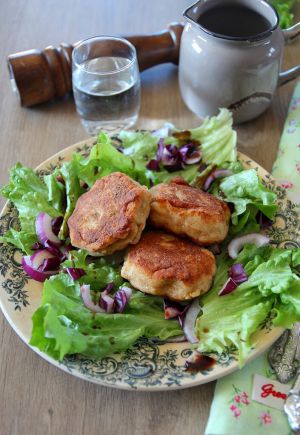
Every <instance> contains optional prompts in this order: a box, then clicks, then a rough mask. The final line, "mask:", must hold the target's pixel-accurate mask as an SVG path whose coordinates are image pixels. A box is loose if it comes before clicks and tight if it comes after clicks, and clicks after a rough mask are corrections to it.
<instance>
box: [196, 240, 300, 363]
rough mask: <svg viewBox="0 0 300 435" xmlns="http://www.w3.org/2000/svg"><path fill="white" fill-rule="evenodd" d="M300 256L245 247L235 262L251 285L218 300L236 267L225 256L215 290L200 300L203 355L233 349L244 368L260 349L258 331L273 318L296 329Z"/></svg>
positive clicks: (299, 315)
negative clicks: (299, 261)
mask: <svg viewBox="0 0 300 435" xmlns="http://www.w3.org/2000/svg"><path fill="white" fill-rule="evenodd" d="M299 252H300V249H298V250H285V249H275V248H272V247H271V246H265V247H261V248H256V246H255V245H246V246H245V247H244V249H243V251H242V252H241V253H240V255H239V256H238V258H237V259H236V260H235V262H236V263H242V264H243V266H244V269H245V271H246V273H247V274H248V277H249V278H248V281H245V282H244V283H242V284H240V285H239V286H238V287H237V289H236V290H234V291H233V292H232V293H230V294H228V295H226V296H218V293H219V291H220V289H221V288H222V287H223V285H224V283H225V282H226V280H227V279H228V271H229V268H230V266H231V265H232V264H233V260H231V259H229V258H228V256H227V255H226V254H222V255H221V256H220V257H219V259H218V269H217V274H216V277H215V280H214V285H213V288H212V289H211V290H210V291H209V293H208V294H207V295H204V296H203V297H202V298H201V299H200V303H201V305H202V309H203V314H202V315H201V316H200V317H199V319H198V321H197V333H198V337H199V351H202V352H216V353H222V352H223V351H225V350H226V349H227V348H230V347H232V346H234V347H235V348H236V349H237V351H238V357H239V361H240V364H241V365H243V363H244V361H245V358H246V357H247V356H248V354H249V352H250V350H251V348H252V347H253V346H254V345H255V335H254V333H255V332H256V331H257V330H259V328H260V325H261V324H262V323H263V322H265V321H266V320H267V318H268V317H269V316H270V315H271V316H272V322H273V323H274V325H277V326H282V327H291V326H292V324H293V323H294V322H295V321H299V320H300V278H299V276H298V275H297V274H296V273H294V271H293V259H295V258H298V255H299Z"/></svg>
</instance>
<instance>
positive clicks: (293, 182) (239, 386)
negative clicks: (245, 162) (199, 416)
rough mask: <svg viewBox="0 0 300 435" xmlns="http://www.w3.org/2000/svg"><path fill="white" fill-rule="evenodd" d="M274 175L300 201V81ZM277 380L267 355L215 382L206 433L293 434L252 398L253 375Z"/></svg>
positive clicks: (275, 411) (277, 412)
mask: <svg viewBox="0 0 300 435" xmlns="http://www.w3.org/2000/svg"><path fill="white" fill-rule="evenodd" d="M272 175H273V176H274V178H276V180H277V182H278V184H279V185H280V186H282V187H283V188H285V189H287V190H288V191H289V197H290V198H291V199H292V200H293V202H295V203H297V204H300V83H298V84H297V85H296V88H295V91H294V94H293V97H292V100H291V103H290V106H289V112H288V116H287V119H286V122H285V126H284V131H283V134H282V137H281V140H280V144H279V149H278V156H277V159H276V161H275V163H274V166H273V170H272ZM255 374H258V375H262V376H265V377H266V378H271V379H275V376H274V374H273V373H272V371H271V370H270V366H269V364H268V361H267V356H266V354H264V355H262V356H260V357H259V358H257V359H256V360H255V361H253V362H251V363H250V364H248V365H247V366H246V367H244V368H243V369H241V370H239V371H237V372H234V373H233V374H231V375H229V376H226V377H224V378H222V379H220V380H219V381H218V382H217V384H216V389H215V395H214V399H213V402H212V406H211V410H210V415H209V419H208V423H207V426H206V430H205V435H240V434H243V435H254V434H255V435H269V434H273V435H277V434H278V435H290V434H292V431H291V430H290V428H289V425H288V422H287V418H286V416H285V414H284V413H283V411H280V410H278V409H275V408H273V407H272V408H271V407H269V406H266V405H263V404H261V403H258V402H257V401H254V400H252V390H253V379H254V375H255Z"/></svg>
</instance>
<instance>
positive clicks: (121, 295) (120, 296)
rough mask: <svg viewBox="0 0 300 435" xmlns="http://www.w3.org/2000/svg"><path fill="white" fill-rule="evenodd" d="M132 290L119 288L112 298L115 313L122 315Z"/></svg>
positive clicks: (124, 287)
mask: <svg viewBox="0 0 300 435" xmlns="http://www.w3.org/2000/svg"><path fill="white" fill-rule="evenodd" d="M131 295H132V289H131V288H129V287H126V286H123V287H120V288H119V290H118V291H117V293H115V296H114V302H115V312H117V313H123V311H124V309H125V307H126V304H127V302H128V301H129V299H130V298H131Z"/></svg>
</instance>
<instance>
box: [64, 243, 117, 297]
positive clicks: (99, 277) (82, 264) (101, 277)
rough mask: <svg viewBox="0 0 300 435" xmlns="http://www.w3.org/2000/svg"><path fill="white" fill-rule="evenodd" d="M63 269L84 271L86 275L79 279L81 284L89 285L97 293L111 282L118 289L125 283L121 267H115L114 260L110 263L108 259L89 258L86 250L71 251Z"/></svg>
mask: <svg viewBox="0 0 300 435" xmlns="http://www.w3.org/2000/svg"><path fill="white" fill-rule="evenodd" d="M61 267H62V268H63V269H65V268H67V267H73V268H78V269H83V270H84V272H85V275H84V276H82V277H81V278H80V279H79V282H80V283H82V284H83V283H84V284H89V285H90V286H91V289H92V290H95V291H100V290H101V289H102V288H103V287H105V286H106V284H108V283H110V282H113V283H114V284H115V286H116V287H119V286H120V285H121V284H122V283H123V282H124V280H123V278H122V277H121V275H120V267H119V266H118V265H114V262H113V260H111V261H108V260H107V257H106V258H101V257H99V258H95V257H94V258H93V259H91V257H89V258H88V252H87V251H85V250H84V249H79V250H78V251H71V252H70V253H69V258H68V260H66V261H64V262H63V263H62V265H61Z"/></svg>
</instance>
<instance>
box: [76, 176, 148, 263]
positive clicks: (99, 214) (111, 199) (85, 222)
mask: <svg viewBox="0 0 300 435" xmlns="http://www.w3.org/2000/svg"><path fill="white" fill-rule="evenodd" d="M150 201H151V194H150V193H149V191H148V189H147V188H146V187H143V186H141V185H140V184H139V183H137V182H136V181H134V180H132V179H131V178H130V177H128V176H127V175H125V174H122V173H121V172H113V173H112V174H110V175H107V176H106V177H103V178H100V180H97V181H96V183H95V184H94V185H93V187H92V188H91V190H90V191H89V192H87V193H85V194H83V195H82V196H81V197H80V198H79V199H78V201H77V203H76V207H75V210H74V212H73V214H72V216H71V217H70V218H69V220H68V226H69V230H70V238H71V243H72V245H73V246H76V247H77V248H84V249H86V250H87V251H88V252H89V253H90V254H91V255H107V254H112V253H114V252H115V251H119V250H121V249H124V248H126V247H127V246H128V245H129V244H132V243H137V242H138V241H139V239H140V236H141V233H142V231H143V229H144V228H145V224H146V219H147V218H148V215H149V211H150Z"/></svg>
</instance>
